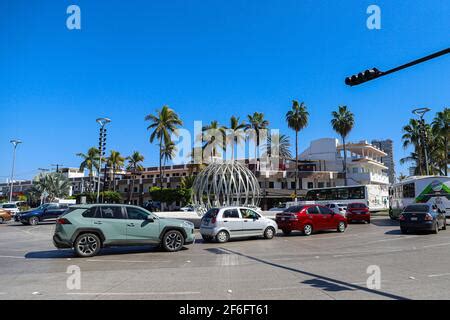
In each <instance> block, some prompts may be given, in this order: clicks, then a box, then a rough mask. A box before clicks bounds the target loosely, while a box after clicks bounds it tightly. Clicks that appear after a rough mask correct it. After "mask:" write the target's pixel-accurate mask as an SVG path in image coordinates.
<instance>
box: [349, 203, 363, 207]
mask: <svg viewBox="0 0 450 320" xmlns="http://www.w3.org/2000/svg"><path fill="white" fill-rule="evenodd" d="M365 207H366V205H365V204H364V203H350V204H349V205H348V208H365Z"/></svg>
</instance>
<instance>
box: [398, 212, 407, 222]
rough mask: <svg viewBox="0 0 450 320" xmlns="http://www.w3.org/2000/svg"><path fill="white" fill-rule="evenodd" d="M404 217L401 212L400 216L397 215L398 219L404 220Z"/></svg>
mask: <svg viewBox="0 0 450 320" xmlns="http://www.w3.org/2000/svg"><path fill="white" fill-rule="evenodd" d="M405 219H406V218H405V216H404V215H402V214H401V215H400V217H398V220H400V221H405Z"/></svg>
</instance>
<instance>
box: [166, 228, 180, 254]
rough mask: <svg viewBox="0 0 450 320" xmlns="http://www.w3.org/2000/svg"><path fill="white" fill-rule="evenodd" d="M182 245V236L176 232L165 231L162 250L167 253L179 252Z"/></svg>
mask: <svg viewBox="0 0 450 320" xmlns="http://www.w3.org/2000/svg"><path fill="white" fill-rule="evenodd" d="M183 245H184V236H183V234H182V233H181V232H180V231H178V230H169V231H167V232H166V233H165V234H164V236H163V238H162V248H163V249H164V250H165V251H167V252H176V251H179V250H181V248H183Z"/></svg>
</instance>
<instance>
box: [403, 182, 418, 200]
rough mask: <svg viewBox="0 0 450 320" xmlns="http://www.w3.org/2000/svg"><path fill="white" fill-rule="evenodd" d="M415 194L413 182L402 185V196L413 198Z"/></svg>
mask: <svg viewBox="0 0 450 320" xmlns="http://www.w3.org/2000/svg"><path fill="white" fill-rule="evenodd" d="M415 195H416V188H415V184H414V182H413V183H408V184H404V185H403V198H414V197H415Z"/></svg>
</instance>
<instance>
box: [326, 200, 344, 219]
mask: <svg viewBox="0 0 450 320" xmlns="http://www.w3.org/2000/svg"><path fill="white" fill-rule="evenodd" d="M325 207H327V208H330V209H331V210H332V211H333V212H334V213H337V214H340V215H343V216H344V217H345V215H346V214H347V205H346V204H344V203H336V202H332V203H328V204H326V205H325Z"/></svg>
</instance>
